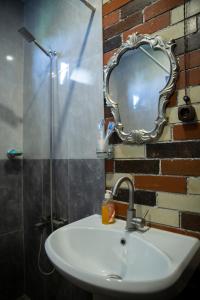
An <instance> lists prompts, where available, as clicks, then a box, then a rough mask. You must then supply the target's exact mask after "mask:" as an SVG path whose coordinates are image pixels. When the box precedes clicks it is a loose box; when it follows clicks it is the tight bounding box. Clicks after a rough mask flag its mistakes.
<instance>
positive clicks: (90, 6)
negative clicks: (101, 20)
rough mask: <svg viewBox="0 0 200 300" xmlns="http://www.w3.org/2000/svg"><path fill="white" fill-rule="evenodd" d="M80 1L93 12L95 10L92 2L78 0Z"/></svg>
mask: <svg viewBox="0 0 200 300" xmlns="http://www.w3.org/2000/svg"><path fill="white" fill-rule="evenodd" d="M80 1H81V2H83V3H84V4H85V5H86V6H87V7H88V8H89V9H91V10H92V11H93V12H95V10H96V8H95V7H94V6H93V5H92V4H90V3H89V2H88V1H87V0H80Z"/></svg>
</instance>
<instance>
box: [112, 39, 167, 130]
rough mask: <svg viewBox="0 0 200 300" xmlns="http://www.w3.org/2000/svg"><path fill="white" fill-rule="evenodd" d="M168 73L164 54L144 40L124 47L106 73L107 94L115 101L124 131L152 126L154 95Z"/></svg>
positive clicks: (154, 109) (156, 94)
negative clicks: (133, 46) (120, 55)
mask: <svg viewBox="0 0 200 300" xmlns="http://www.w3.org/2000/svg"><path fill="white" fill-rule="evenodd" d="M169 74H170V61H169V58H168V56H167V55H165V54H164V53H163V52H162V51H161V50H159V49H158V50H153V49H152V48H151V47H150V45H148V44H146V45H142V46H140V47H138V48H137V49H134V50H128V51H126V53H125V54H124V55H123V56H122V57H121V59H120V61H119V64H118V65H117V67H116V68H114V69H113V71H112V73H111V75H110V80H109V94H110V96H111V98H112V99H113V100H114V101H115V102H116V103H118V105H119V111H120V117H121V122H122V124H123V126H124V132H129V131H131V130H132V129H136V130H137V129H144V130H152V129H154V127H155V124H154V121H155V119H156V118H157V115H158V101H159V97H158V95H159V92H160V91H161V90H162V89H163V88H164V87H165V86H166V84H167V82H168V79H169ZM138 115H139V116H141V117H139V118H138Z"/></svg>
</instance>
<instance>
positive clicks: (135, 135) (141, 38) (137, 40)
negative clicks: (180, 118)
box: [104, 33, 178, 144]
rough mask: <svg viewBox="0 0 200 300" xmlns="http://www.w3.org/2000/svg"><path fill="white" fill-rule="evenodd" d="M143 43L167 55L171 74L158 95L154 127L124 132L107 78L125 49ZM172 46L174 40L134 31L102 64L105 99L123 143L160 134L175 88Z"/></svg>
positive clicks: (176, 71)
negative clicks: (165, 39) (103, 64)
mask: <svg viewBox="0 0 200 300" xmlns="http://www.w3.org/2000/svg"><path fill="white" fill-rule="evenodd" d="M144 44H149V45H150V46H151V48H153V49H160V50H162V51H163V52H164V53H165V54H166V55H167V56H168V58H169V61H170V69H171V70H170V74H171V75H170V78H169V80H168V83H167V85H166V86H165V87H164V89H163V90H162V91H161V92H160V95H159V101H158V117H157V119H156V120H155V128H154V129H153V130H151V131H146V130H144V129H139V130H134V129H133V130H131V131H130V132H129V133H125V132H124V131H123V124H122V123H121V120H120V111H119V108H118V104H117V103H116V102H115V101H113V100H112V99H111V97H110V95H109V79H110V75H111V72H112V70H113V69H114V68H115V67H116V66H117V65H118V63H119V60H120V58H121V56H122V55H123V54H124V53H125V52H126V51H128V50H133V49H136V48H138V47H139V46H141V45H144ZM174 47H175V42H174V41H173V40H170V41H169V42H166V41H163V39H162V38H161V37H160V36H158V35H156V36H151V35H147V34H138V33H134V34H132V35H129V37H128V39H127V41H126V42H125V43H123V44H122V45H121V47H120V48H119V49H118V50H117V51H116V52H115V53H114V55H113V56H112V57H111V58H110V60H109V62H108V64H107V65H105V66H104V96H105V99H106V104H107V105H108V106H110V107H111V111H112V114H113V116H114V119H115V122H116V128H115V130H116V132H117V134H118V135H119V137H120V139H121V140H122V141H123V142H124V143H137V144H142V143H149V142H153V141H154V140H156V139H158V138H159V137H160V136H161V134H162V131H163V128H164V125H165V124H166V123H167V119H166V117H165V108H166V104H167V102H168V100H169V97H170V96H171V94H172V93H173V91H174V89H175V83H176V79H177V75H178V63H177V60H176V57H175V55H174V54H173V51H172V50H173V48H174Z"/></svg>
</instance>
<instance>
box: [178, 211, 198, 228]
mask: <svg viewBox="0 0 200 300" xmlns="http://www.w3.org/2000/svg"><path fill="white" fill-rule="evenodd" d="M181 227H182V228H184V229H188V230H194V231H199V232H200V214H199V213H194V212H189V211H188V212H187V211H186V212H182V214H181Z"/></svg>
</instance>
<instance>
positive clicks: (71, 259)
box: [45, 215, 200, 299]
mask: <svg viewBox="0 0 200 300" xmlns="http://www.w3.org/2000/svg"><path fill="white" fill-rule="evenodd" d="M45 249H46V252H47V255H48V257H49V259H50V260H51V262H52V263H53V264H54V265H55V267H56V268H57V270H58V271H59V272H60V273H61V274H63V276H65V277H66V278H68V279H69V280H71V281H72V282H74V283H75V284H77V285H78V286H80V287H82V288H84V289H86V290H88V291H90V292H92V293H93V294H95V295H102V294H103V295H107V297H111V296H112V297H120V299H126V298H129V297H133V296H134V297H135V298H134V299H144V298H147V297H148V299H149V298H150V296H152V299H159V298H162V299H163V298H166V299H169V298H171V297H173V296H174V295H175V294H176V293H177V292H178V291H180V290H181V289H183V288H184V286H185V284H186V283H187V280H188V279H189V277H190V276H191V273H192V271H193V270H194V269H195V267H196V266H197V265H198V263H199V261H200V241H199V240H198V239H196V238H193V237H188V236H183V235H180V234H175V233H171V232H166V231H162V230H158V229H153V228H150V229H149V230H148V231H146V232H144V233H141V232H138V231H134V232H127V231H125V222H124V221H122V220H117V221H116V223H114V224H110V225H103V224H101V216H99V215H92V216H90V217H87V218H84V219H82V220H80V221H77V222H74V223H71V224H69V225H66V226H64V227H62V228H60V229H58V230H56V231H55V232H53V233H52V234H51V235H50V236H49V237H48V239H47V240H46V243H45ZM183 278H184V280H182V279H183ZM166 291H167V293H166ZM166 294H167V297H166ZM99 297H100V296H98V297H97V296H96V298H98V299H100V298H99ZM122 297H123V298H122ZM96 298H95V299H96ZM102 299H105V297H104V298H102ZM109 299H110V298H109Z"/></svg>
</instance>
